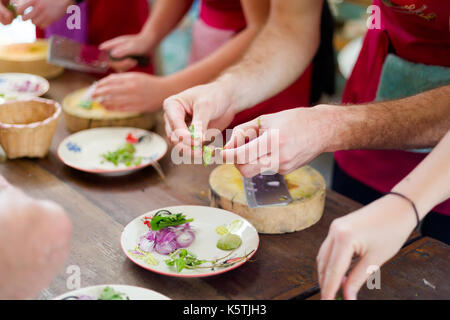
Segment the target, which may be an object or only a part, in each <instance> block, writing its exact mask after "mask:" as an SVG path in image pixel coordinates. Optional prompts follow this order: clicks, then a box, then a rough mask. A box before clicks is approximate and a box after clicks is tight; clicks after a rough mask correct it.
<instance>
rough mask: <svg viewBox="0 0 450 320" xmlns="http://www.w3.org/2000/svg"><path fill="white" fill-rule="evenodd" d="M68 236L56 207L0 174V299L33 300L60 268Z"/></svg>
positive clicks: (68, 229) (66, 222)
mask: <svg viewBox="0 0 450 320" xmlns="http://www.w3.org/2000/svg"><path fill="white" fill-rule="evenodd" d="M71 233H72V225H71V222H70V220H69V218H68V217H67V216H66V214H65V213H64V210H63V209H62V208H61V207H60V206H59V205H57V204H55V203H53V202H50V201H43V200H34V199H32V198H30V197H28V196H27V195H25V194H24V193H23V192H22V191H20V190H18V189H17V188H14V187H13V186H11V185H10V184H9V183H8V182H7V181H6V180H5V179H4V178H3V177H2V176H1V175H0V299H30V298H35V297H36V296H37V295H38V293H39V292H40V291H41V290H42V289H44V288H45V287H46V286H47V285H48V284H49V283H50V282H51V281H52V280H53V277H54V276H55V275H56V274H57V273H58V272H59V271H60V269H61V268H62V266H63V264H64V262H65V260H66V258H67V256H68V253H69V247H70V238H71Z"/></svg>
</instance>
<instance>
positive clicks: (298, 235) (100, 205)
mask: <svg viewBox="0 0 450 320" xmlns="http://www.w3.org/2000/svg"><path fill="white" fill-rule="evenodd" d="M92 80H93V78H91V77H90V76H86V75H81V74H78V73H74V72H65V73H64V75H63V76H62V77H60V78H58V79H57V80H54V81H52V82H51V86H52V87H51V90H50V92H49V94H48V97H50V98H53V99H55V100H57V101H61V99H62V98H63V97H64V96H65V95H66V94H67V93H69V92H70V91H72V90H75V89H78V88H82V87H85V86H86V85H89V83H90V82H91V81H92ZM162 131H163V130H162V121H161V118H160V119H159V121H158V126H157V132H160V133H162ZM68 134H69V132H68V131H67V130H66V128H65V127H64V124H63V122H62V120H60V121H59V123H58V125H57V129H56V134H55V137H54V140H53V143H52V146H51V149H50V153H49V155H48V156H47V157H46V158H44V159H37V160H29V159H23V160H13V161H7V162H5V163H2V164H0V173H1V174H3V175H5V177H6V178H7V179H9V180H10V182H11V183H13V184H14V185H16V186H17V187H20V188H23V189H24V190H25V191H26V192H27V193H29V194H31V195H32V196H35V197H38V198H47V199H52V200H54V201H56V202H58V203H60V204H61V205H62V206H63V207H64V208H65V209H66V211H67V212H68V214H69V216H70V218H71V219H72V221H73V224H74V237H73V242H72V248H71V253H70V257H69V261H68V262H67V264H66V266H69V265H78V266H79V267H80V268H81V285H82V286H83V287H84V286H91V285H97V284H128V285H136V286H140V287H145V288H150V289H153V290H156V291H159V292H161V293H162V294H165V295H167V296H169V297H171V298H174V299H292V298H295V297H301V298H306V297H308V296H310V295H312V294H313V293H314V290H317V275H316V261H315V259H316V255H317V252H318V249H319V247H320V245H321V243H322V241H323V240H324V239H325V237H326V235H327V233H328V228H329V226H330V224H331V222H332V221H333V220H334V219H335V218H338V217H340V216H343V215H345V214H347V213H349V212H351V211H354V210H356V209H358V208H359V207H361V206H360V205H359V204H358V203H356V202H354V201H352V200H350V199H348V198H346V197H344V196H341V195H339V194H337V193H335V192H333V191H330V190H329V191H327V198H326V203H325V210H324V214H323V217H322V219H321V220H320V221H319V222H318V223H317V224H315V225H314V226H312V227H311V228H309V229H306V230H303V231H300V232H295V233H289V234H284V235H261V244H260V248H259V250H258V251H257V253H256V254H255V256H254V257H253V258H252V261H250V262H248V263H247V264H245V265H243V266H242V267H240V268H238V269H235V270H233V271H231V272H229V273H225V274H222V275H218V276H214V277H211V278H203V279H177V278H171V277H165V276H162V275H157V274H154V273H151V272H149V271H147V270H144V269H142V268H140V267H138V266H136V265H134V264H133V263H132V262H131V261H129V260H128V259H127V258H126V257H125V255H124V254H123V253H122V250H121V248H120V235H121V232H122V230H123V227H124V226H125V225H126V224H127V223H128V222H129V221H131V220H132V219H134V218H135V217H137V216H139V215H141V214H143V213H145V212H147V211H150V210H153V209H156V208H160V207H165V206H172V205H181V204H191V205H208V204H209V200H208V194H207V190H208V177H209V174H210V172H211V171H212V169H213V168H214V167H213V166H212V167H208V168H204V167H203V166H202V165H178V166H177V165H174V164H173V163H172V162H171V161H170V155H167V156H166V157H165V158H163V159H162V160H161V166H162V168H163V171H164V173H165V175H166V181H163V180H161V178H160V177H159V176H158V175H157V173H156V172H155V171H154V169H153V168H146V169H144V170H141V171H139V172H136V173H134V174H131V175H128V176H123V177H116V178H111V177H110V178H106V177H101V176H97V175H92V174H87V173H83V172H79V171H76V170H74V169H71V168H68V167H66V166H64V165H63V164H62V162H61V161H59V159H58V157H57V156H56V152H55V151H56V148H57V146H58V144H59V143H60V142H61V141H62V139H64V138H65V137H66V136H67V135H68ZM440 250H441V251H442V250H443V251H442V252H441V251H439V252H438V251H435V255H442V254H447V256H445V257H446V259H447V264H446V263H445V261H443V260H442V259H437V258H436V259H437V260H435V263H440V264H441V266H439V267H436V268H433V266H432V265H430V264H426V265H424V268H428V271H427V272H430V273H431V272H434V271H435V272H436V275H435V277H437V278H435V277H431V276H426V277H428V278H426V279H427V280H429V281H430V282H432V283H433V282H436V283H439V281H438V280H436V279H439V277H441V278H442V279H446V278H445V277H446V272H447V271H448V252H449V251H448V249H445V250H444V249H440ZM409 257H410V258H406V257H405V258H401V259H404V260H405V261H407V259H412V256H409ZM393 261H395V260H393ZM419 262H420V255H417V261H416V262H415V264H416V266H417V264H418V263H419ZM445 268H447V269H445ZM398 270H400V268H399V269H398ZM408 270H409V269H405V271H404V272H403V277H407V276H408V272H409V271H408ZM400 271H401V270H400ZM400 271H398V272H400ZM411 272H412V271H411ZM392 274H394V273H392ZM68 276H69V275H68V274H66V273H65V269H64V270H62V271H61V272H60V274H59V275H58V276H57V277H56V278H55V280H54V281H53V282H52V284H51V285H50V286H49V288H48V289H46V290H44V291H43V292H42V294H41V296H40V297H39V298H41V299H46V298H51V297H54V296H56V295H59V294H62V293H65V292H66V291H68V290H67V286H66V281H67V279H68ZM388 276H389V274H387V275H386V278H388ZM424 277H425V276H424ZM394 288H395V287H392V289H386V291H383V292H382V293H381V292H380V293H379V294H380V296H377V298H380V297H381V298H383V297H392V296H393V295H392V294H391V293H390V292H394ZM415 289H416V288H415ZM417 289H419V288H417ZM391 290H392V291H391ZM401 290H402V287H399V293H398V294H399V295H402V292H401ZM424 290H428V289H426V288H425V289H424ZM437 292H438V293H439V292H441V291H437ZM444 292H445V293H446V292H447V291H444ZM419 294H425V293H422V291H419ZM405 295H406V293H405ZM406 296H408V295H406Z"/></svg>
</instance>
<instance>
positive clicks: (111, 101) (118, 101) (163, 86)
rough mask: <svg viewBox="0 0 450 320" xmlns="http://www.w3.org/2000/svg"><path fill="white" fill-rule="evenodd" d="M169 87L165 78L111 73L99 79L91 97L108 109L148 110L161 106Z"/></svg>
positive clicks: (131, 73) (133, 73) (154, 109)
mask: <svg viewBox="0 0 450 320" xmlns="http://www.w3.org/2000/svg"><path fill="white" fill-rule="evenodd" d="M170 89H171V85H170V83H169V81H168V80H167V79H166V78H163V77H157V76H152V75H148V74H145V73H139V72H127V73H122V74H112V75H110V76H108V77H106V78H104V79H102V80H100V81H99V82H98V83H97V85H96V87H95V90H94V92H93V94H92V98H93V99H95V100H98V101H99V102H101V104H102V105H103V106H105V108H107V109H108V110H113V111H127V112H150V111H156V110H158V109H159V108H161V107H162V104H163V101H164V99H165V98H166V97H167V96H168V95H169V93H168V92H169V90H170Z"/></svg>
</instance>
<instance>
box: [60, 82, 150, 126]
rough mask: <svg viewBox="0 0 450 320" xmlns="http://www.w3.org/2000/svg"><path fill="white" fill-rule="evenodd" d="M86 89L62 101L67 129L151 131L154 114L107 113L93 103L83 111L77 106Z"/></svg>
mask: <svg viewBox="0 0 450 320" xmlns="http://www.w3.org/2000/svg"><path fill="white" fill-rule="evenodd" d="M87 89H88V88H84V89H80V90H77V91H74V92H73V93H71V94H69V95H68V96H66V97H65V98H64V100H63V103H62V106H63V114H64V120H65V123H66V127H67V129H69V131H71V132H77V131H81V130H85V129H91V128H99V127H133V128H141V129H151V128H153V126H154V125H155V123H156V113H155V112H152V113H138V112H117V111H108V110H106V109H105V108H104V107H103V106H101V105H100V104H98V103H95V106H94V107H93V108H92V109H89V110H87V109H84V108H81V107H79V106H78V105H79V104H80V102H81V101H82V100H83V96H84V93H85V92H86V90H87Z"/></svg>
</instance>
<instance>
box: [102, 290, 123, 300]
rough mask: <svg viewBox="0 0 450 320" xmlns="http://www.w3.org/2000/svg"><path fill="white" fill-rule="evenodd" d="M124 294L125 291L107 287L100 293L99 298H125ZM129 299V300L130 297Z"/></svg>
mask: <svg viewBox="0 0 450 320" xmlns="http://www.w3.org/2000/svg"><path fill="white" fill-rule="evenodd" d="M123 296H124V294H123V293H120V292H117V291H116V290H114V289H113V288H111V287H106V288H105V289H104V290H103V292H102V293H101V294H100V297H98V300H124V298H123ZM127 300H129V298H128V297H127Z"/></svg>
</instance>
